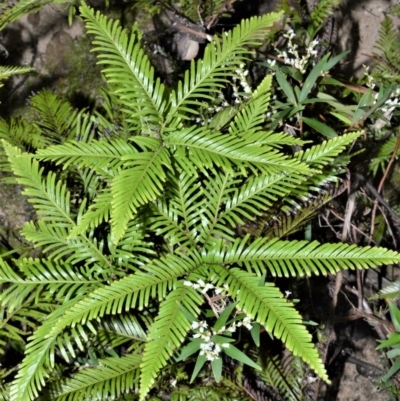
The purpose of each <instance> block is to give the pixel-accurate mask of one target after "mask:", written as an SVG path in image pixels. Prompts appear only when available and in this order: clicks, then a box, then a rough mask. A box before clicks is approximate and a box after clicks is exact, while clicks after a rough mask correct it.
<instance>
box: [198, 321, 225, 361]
mask: <svg viewBox="0 0 400 401" xmlns="http://www.w3.org/2000/svg"><path fill="white" fill-rule="evenodd" d="M207 327H208V324H207V322H206V321H205V320H202V321H200V322H193V323H192V329H193V330H194V331H197V333H195V334H194V335H193V338H201V339H202V340H203V341H204V342H203V343H201V344H200V355H206V358H207V360H208V361H213V360H214V359H218V358H219V354H220V353H221V349H222V348H228V347H229V343H222V344H217V343H215V342H214V341H212V340H211V337H212V336H213V335H215V334H221V333H223V332H225V331H226V330H222V329H225V326H224V327H222V328H221V330H218V331H217V332H216V331H214V330H213V329H211V330H207ZM221 347H222V348H221Z"/></svg>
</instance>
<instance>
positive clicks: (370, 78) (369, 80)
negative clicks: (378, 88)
mask: <svg viewBox="0 0 400 401" xmlns="http://www.w3.org/2000/svg"><path fill="white" fill-rule="evenodd" d="M363 67H364V75H365V77H366V78H367V82H366V85H367V86H368V88H371V89H374V88H375V85H376V84H375V82H374V77H373V76H372V75H370V73H369V66H366V65H365V64H363Z"/></svg>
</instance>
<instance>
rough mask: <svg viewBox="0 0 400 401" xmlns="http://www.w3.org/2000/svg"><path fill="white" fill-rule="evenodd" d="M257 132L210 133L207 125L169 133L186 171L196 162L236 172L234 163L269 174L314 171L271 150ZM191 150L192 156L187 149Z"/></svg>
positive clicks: (242, 167) (202, 167)
mask: <svg viewBox="0 0 400 401" xmlns="http://www.w3.org/2000/svg"><path fill="white" fill-rule="evenodd" d="M258 139H259V138H258V136H257V133H255V134H253V136H252V135H251V134H250V135H248V136H246V137H244V136H236V137H235V136H232V135H224V134H222V133H220V132H210V131H207V130H205V129H203V128H198V129H196V128H193V129H184V130H181V131H178V130H177V131H175V132H173V133H171V134H169V135H168V138H167V141H168V144H169V145H170V146H176V147H179V148H181V151H180V150H179V149H178V153H177V156H176V159H177V161H178V162H180V163H181V165H182V168H183V169H184V170H185V171H189V172H190V171H191V168H190V167H189V168H187V167H186V166H185V165H186V164H189V163H190V164H192V165H195V166H196V167H197V168H199V169H204V167H207V168H212V167H213V166H214V165H216V166H219V167H222V168H224V169H226V170H227V171H228V172H229V173H231V174H233V173H234V168H233V166H236V167H239V168H240V169H241V171H242V173H243V174H246V168H253V169H254V168H257V169H258V170H260V171H262V172H263V173H265V174H275V173H279V172H283V171H291V172H297V173H300V174H301V173H302V174H305V175H306V174H310V173H311V171H310V169H309V168H308V166H306V165H305V164H303V163H300V161H299V160H297V159H290V158H289V157H288V156H286V155H284V154H282V153H280V152H278V151H277V150H271V147H269V146H268V147H264V146H260V145H259V142H258ZM187 149H188V155H187V156H185V155H184V152H185V151H187Z"/></svg>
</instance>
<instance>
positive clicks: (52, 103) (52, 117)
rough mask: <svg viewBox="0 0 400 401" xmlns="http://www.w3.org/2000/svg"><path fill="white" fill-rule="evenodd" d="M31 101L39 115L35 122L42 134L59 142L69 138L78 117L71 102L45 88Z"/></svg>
mask: <svg viewBox="0 0 400 401" xmlns="http://www.w3.org/2000/svg"><path fill="white" fill-rule="evenodd" d="M30 103H31V107H32V109H33V111H34V112H35V113H37V115H38V117H39V118H38V119H37V120H36V123H35V124H36V125H37V126H38V128H39V130H40V131H41V132H42V135H44V136H47V137H49V138H50V140H51V142H52V143H59V142H61V141H62V140H65V139H66V138H68V136H69V135H70V133H71V132H72V131H73V129H74V126H75V124H76V117H77V112H76V111H75V110H74V109H73V108H72V106H71V104H70V103H69V102H67V101H65V100H61V99H60V98H58V97H57V96H56V95H55V94H54V93H51V92H50V91H48V90H43V91H41V92H40V93H39V94H37V95H36V96H33V97H32V98H31V99H30Z"/></svg>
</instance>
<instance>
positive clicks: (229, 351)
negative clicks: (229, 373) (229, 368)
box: [222, 344, 261, 370]
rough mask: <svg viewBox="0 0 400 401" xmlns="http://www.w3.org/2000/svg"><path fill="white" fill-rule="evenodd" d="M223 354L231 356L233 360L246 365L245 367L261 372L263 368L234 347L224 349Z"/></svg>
mask: <svg viewBox="0 0 400 401" xmlns="http://www.w3.org/2000/svg"><path fill="white" fill-rule="evenodd" d="M222 350H223V352H224V353H225V354H226V355H228V356H230V357H231V358H233V359H236V360H237V361H239V362H242V363H244V364H245V365H249V366H251V367H252V368H254V369H257V370H261V366H259V365H258V364H256V363H255V362H254V361H252V360H251V359H250V358H249V357H248V356H247V355H245V354H244V353H243V352H242V351H240V350H238V349H237V348H236V347H235V346H234V345H232V344H229V347H224V348H222Z"/></svg>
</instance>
